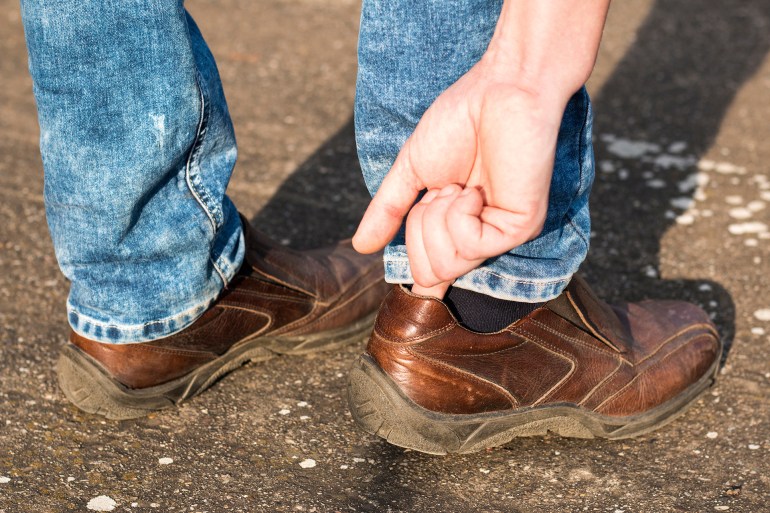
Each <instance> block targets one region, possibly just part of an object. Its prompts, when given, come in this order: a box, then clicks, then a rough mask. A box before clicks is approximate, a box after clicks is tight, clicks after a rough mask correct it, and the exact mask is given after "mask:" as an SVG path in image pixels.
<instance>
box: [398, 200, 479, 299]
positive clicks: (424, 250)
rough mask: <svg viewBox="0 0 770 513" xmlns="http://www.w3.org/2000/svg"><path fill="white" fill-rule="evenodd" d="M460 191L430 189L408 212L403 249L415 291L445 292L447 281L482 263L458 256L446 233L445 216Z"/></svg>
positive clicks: (447, 232) (449, 236)
mask: <svg viewBox="0 0 770 513" xmlns="http://www.w3.org/2000/svg"><path fill="white" fill-rule="evenodd" d="M461 191H462V188H461V187H460V186H458V185H449V186H446V187H444V188H443V189H441V191H437V190H431V191H429V192H428V193H427V194H426V195H425V197H423V199H422V200H421V201H420V202H419V203H418V204H417V205H415V206H414V208H412V211H411V212H410V213H409V217H408V218H407V225H406V247H407V253H408V255H409V264H410V267H411V270H412V277H413V278H414V280H415V284H416V285H417V286H418V290H427V289H429V288H432V287H437V286H442V287H444V289H443V291H444V292H445V290H446V285H448V283H449V282H451V281H452V280H453V279H455V278H457V277H459V276H462V275H463V274H465V273H467V272H468V271H471V270H472V269H475V268H476V267H477V266H478V265H479V264H480V263H481V262H483V259H473V260H466V259H464V258H462V257H460V256H459V255H458V253H457V249H456V247H455V245H454V243H453V241H452V237H451V235H450V234H449V229H448V226H447V219H448V216H447V213H448V211H449V210H450V209H451V208H452V205H453V203H454V202H455V201H456V199H457V197H458V196H459V195H460V193H461ZM426 295H436V294H435V293H434V294H430V293H428V294H426Z"/></svg>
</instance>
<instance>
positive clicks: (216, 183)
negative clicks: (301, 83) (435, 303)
mask: <svg viewBox="0 0 770 513" xmlns="http://www.w3.org/2000/svg"><path fill="white" fill-rule="evenodd" d="M21 3H22V16H23V21H24V28H25V33H26V38H27V46H28V50H29V64H30V72H31V74H32V78H33V84H34V93H35V98H36V101H37V106H38V116H39V122H40V133H41V138H40V147H41V153H42V156H43V164H44V168H45V202H46V213H47V217H48V223H49V228H50V231H51V236H52V239H53V243H54V248H55V251H56V257H57V259H58V261H59V265H60V266H61V269H62V271H63V272H64V274H65V275H66V276H67V278H69V280H70V281H71V290H70V295H69V299H68V305H67V308H68V317H69V321H70V324H71V326H72V328H73V330H75V331H76V332H77V333H79V334H81V335H83V336H85V337H88V338H91V339H94V340H98V341H101V342H110V343H130V342H142V341H148V340H153V339H157V338H161V337H165V336H168V335H170V334H173V333H175V332H177V331H179V330H181V329H183V328H185V327H186V326H188V325H189V324H191V323H192V322H194V321H195V319H197V318H198V317H199V316H200V315H201V314H202V313H203V312H204V311H205V310H206V308H208V306H209V305H210V304H211V302H212V301H214V300H215V299H216V297H217V296H218V294H219V293H220V292H221V290H222V288H223V287H224V286H225V285H226V284H227V283H228V282H229V280H230V279H231V278H232V277H233V276H234V274H235V273H236V272H237V270H238V268H239V267H240V265H241V263H242V261H243V255H244V242H243V234H242V230H241V224H240V219H239V217H238V214H237V211H236V209H235V207H234V206H233V204H232V202H231V201H230V200H229V199H228V198H227V196H226V195H225V189H226V187H227V183H228V181H229V179H230V175H231V173H232V169H233V166H234V164H235V159H236V145H235V137H234V134H233V129H232V124H231V121H230V117H229V114H228V110H227V105H226V103H225V98H224V95H223V92H222V87H221V83H220V80H219V75H218V73H217V69H216V65H215V63H214V59H213V57H212V55H211V53H210V52H209V50H208V48H207V46H206V44H205V42H204V41H203V38H202V36H201V34H200V32H199V31H198V28H197V27H196V26H195V23H194V22H193V21H192V19H191V18H190V17H189V15H188V14H187V13H186V11H185V10H184V7H183V2H182V1H181V0H177V1H173V0H163V1H161V0H139V1H136V2H102V1H100V0H77V1H76V0H58V1H57V2H39V1H38V2H35V1H33V0H22V2H21ZM500 6H501V2H499V1H496V2H470V1H469V0H451V1H450V0H442V1H431V2H405V1H401V0H392V1H390V2H384V1H382V2H381V1H380V0H377V1H369V0H366V1H365V2H364V11H363V17H362V27H361V43H360V61H361V71H360V74H359V80H358V94H357V101H356V129H357V139H358V145H359V152H360V157H361V164H362V167H363V170H364V176H365V179H366V181H367V184H368V185H369V187H370V189H371V190H372V191H375V190H376V188H377V185H378V184H379V183H380V181H381V180H382V178H383V176H384V175H385V173H386V172H387V170H388V169H389V168H390V165H391V163H392V162H393V160H394V159H395V156H396V154H397V153H398V150H399V148H400V146H401V144H402V143H403V142H404V140H406V138H407V137H408V136H409V134H410V133H411V131H412V130H413V128H414V126H415V124H416V123H417V121H418V120H419V118H420V116H421V114H422V112H424V110H425V109H426V108H427V107H428V106H429V105H430V103H431V102H432V101H433V99H434V98H435V97H436V96H437V95H438V94H440V92H441V91H442V90H443V89H445V88H446V87H447V86H449V85H450V84H451V83H452V82H454V81H455V80H456V79H457V78H458V77H459V76H460V75H462V74H463V73H464V72H465V71H467V70H468V69H469V68H470V67H471V66H472V65H473V64H474V63H475V62H476V61H477V60H478V59H479V57H480V56H481V54H482V53H483V51H484V49H485V48H486V45H487V43H488V41H489V38H490V36H491V34H492V30H493V28H494V25H495V22H496V20H497V16H498V14H499V10H500ZM590 119H591V118H590V107H589V102H588V98H587V96H586V94H585V91H581V92H580V93H578V94H577V95H576V96H575V97H574V98H573V100H572V101H571V102H570V104H569V106H568V108H567V111H566V113H565V117H564V122H563V125H562V131H561V134H560V137H559V145H558V149H557V161H556V168H555V173H554V179H553V184H552V187H551V198H550V202H551V203H550V207H549V212H548V218H547V221H546V226H545V230H544V231H543V234H542V235H541V236H540V237H538V238H537V239H536V240H534V241H531V242H529V243H527V244H525V245H524V246H521V247H519V248H517V249H516V250H515V251H513V252H511V253H510V254H506V255H502V256H500V257H498V258H496V259H493V260H491V261H489V262H487V263H486V264H485V265H484V266H482V267H481V268H479V269H477V270H476V271H473V272H471V273H469V274H468V275H467V276H464V277H462V278H460V280H458V286H461V287H465V288H470V289H473V290H478V291H480V292H484V293H488V294H492V295H495V296H498V297H505V298H514V299H521V300H525V301H540V300H543V299H548V298H550V297H554V296H556V295H558V293H559V292H560V291H561V289H562V288H563V287H564V286H565V285H566V283H567V282H568V280H569V277H570V276H571V275H572V273H574V271H575V270H576V268H577V266H578V265H579V264H580V262H581V261H582V260H583V258H584V257H585V253H586V251H587V247H588V234H589V221H588V207H587V201H588V190H589V188H590V184H591V181H592V178H593V162H592V152H591V139H590V137H591V136H590ZM385 265H386V272H387V278H388V280H389V281H391V282H408V281H409V280H410V273H409V267H408V263H407V260H406V252H405V248H404V245H403V236H401V237H398V238H397V239H396V240H395V241H394V243H393V244H391V245H390V246H389V247H388V248H387V251H386V262H385Z"/></svg>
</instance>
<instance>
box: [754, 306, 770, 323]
mask: <svg viewBox="0 0 770 513" xmlns="http://www.w3.org/2000/svg"><path fill="white" fill-rule="evenodd" d="M754 317H756V318H757V319H759V320H760V321H770V308H760V309H759V310H757V311H756V312H754Z"/></svg>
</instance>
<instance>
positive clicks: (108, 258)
mask: <svg viewBox="0 0 770 513" xmlns="http://www.w3.org/2000/svg"><path fill="white" fill-rule="evenodd" d="M22 12H23V18H24V27H25V31H26V36H27V45H28V48H29V56H30V70H31V73H32V77H33V81H34V91H35V98H36V100H37V105H38V115H39V121H40V132H41V153H42V155H43V162H44V165H45V201H46V212H47V217H48V222H49V226H50V229H51V236H52V238H53V242H54V247H55V249H56V255H57V258H58V260H59V264H60V266H61V269H62V271H63V272H64V274H65V275H66V276H67V278H69V279H70V281H71V283H72V286H71V290H70V296H69V301H68V315H69V320H70V324H71V325H72V328H73V329H74V330H75V332H76V333H78V334H80V335H82V336H87V337H90V338H92V339H94V340H98V341H102V342H112V343H122V342H140V341H147V340H153V339H156V338H160V337H164V336H168V335H170V334H172V333H175V332H177V331H179V330H181V329H182V328H184V327H186V326H187V325H189V324H191V323H192V322H193V321H195V319H196V318H197V317H199V316H200V315H201V314H202V313H203V312H204V311H205V309H206V308H207V307H208V306H209V305H210V304H211V302H212V301H213V300H214V299H215V298H216V297H217V295H218V294H219V292H220V290H221V289H222V288H223V286H224V285H225V284H226V283H227V282H228V281H229V280H230V279H232V277H233V276H234V275H235V273H236V271H237V270H238V268H239V267H240V265H241V262H242V260H243V255H244V244H243V234H242V231H241V223H240V219H239V217H238V214H237V212H236V210H235V207H234V206H233V204H232V203H231V202H230V201H229V199H228V198H227V197H226V196H225V194H224V191H225V188H226V187H227V183H228V181H229V179H230V173H231V172H232V168H233V165H234V164H235V157H236V147H235V137H234V133H233V129H232V125H231V123H230V118H229V116H228V113H227V106H226V104H225V99H224V96H223V93H222V88H221V84H220V82H219V76H218V73H217V69H216V66H215V64H214V60H213V57H212V56H211V54H210V53H209V51H208V48H207V47H206V44H205V42H204V41H203V38H202V37H201V35H200V32H199V31H198V29H197V27H196V26H195V24H194V23H193V21H192V19H191V18H190V17H189V16H188V15H187V14H186V12H185V10H184V8H183V6H182V3H181V2H173V1H169V2H157V1H152V0H147V1H145V2H140V3H139V4H137V3H124V2H117V3H116V2H110V3H104V2H99V1H96V0H90V1H85V2H82V1H63V2H55V3H41V2H33V1H31V0H29V1H27V0H25V1H23V2H22Z"/></svg>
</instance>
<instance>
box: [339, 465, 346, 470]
mask: <svg viewBox="0 0 770 513" xmlns="http://www.w3.org/2000/svg"><path fill="white" fill-rule="evenodd" d="M340 468H341V469H342V470H347V469H348V466H347V465H340Z"/></svg>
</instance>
